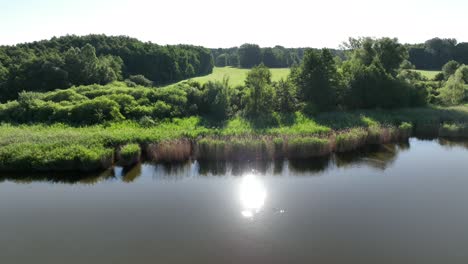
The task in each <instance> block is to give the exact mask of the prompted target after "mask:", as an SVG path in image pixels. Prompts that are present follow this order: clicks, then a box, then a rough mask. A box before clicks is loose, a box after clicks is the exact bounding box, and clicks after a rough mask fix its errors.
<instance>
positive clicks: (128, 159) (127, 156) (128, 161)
mask: <svg viewBox="0 0 468 264" xmlns="http://www.w3.org/2000/svg"><path fill="white" fill-rule="evenodd" d="M140 158H141V149H140V146H139V145H138V144H126V145H124V146H122V147H121V148H120V150H119V153H118V164H119V165H121V166H130V165H132V164H134V163H137V162H138V161H139V160H140Z"/></svg>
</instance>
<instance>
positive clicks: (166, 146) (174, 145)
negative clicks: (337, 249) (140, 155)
mask: <svg viewBox="0 0 468 264" xmlns="http://www.w3.org/2000/svg"><path fill="white" fill-rule="evenodd" d="M144 152H145V154H146V158H147V159H148V160H151V161H155V162H180V161H186V160H188V159H190V157H191V155H192V142H191V141H190V140H188V139H178V140H165V141H161V142H158V143H150V144H146V145H145V146H144Z"/></svg>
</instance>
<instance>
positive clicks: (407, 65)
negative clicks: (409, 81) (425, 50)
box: [400, 60, 416, 70]
mask: <svg viewBox="0 0 468 264" xmlns="http://www.w3.org/2000/svg"><path fill="white" fill-rule="evenodd" d="M400 69H403V70H414V69H416V67H415V66H414V65H413V64H412V63H411V62H410V61H409V60H404V61H403V62H402V63H401V64H400Z"/></svg>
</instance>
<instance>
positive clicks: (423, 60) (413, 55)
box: [408, 38, 468, 70]
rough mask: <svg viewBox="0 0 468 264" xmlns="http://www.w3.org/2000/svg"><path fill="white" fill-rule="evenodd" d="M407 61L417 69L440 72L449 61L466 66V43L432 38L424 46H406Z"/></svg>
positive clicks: (467, 57) (467, 58)
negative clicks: (407, 52)
mask: <svg viewBox="0 0 468 264" xmlns="http://www.w3.org/2000/svg"><path fill="white" fill-rule="evenodd" d="M408 50H409V61H410V62H411V63H412V64H413V65H414V66H415V67H416V68H417V69H428V70H440V69H441V68H442V66H443V65H444V64H446V63H447V62H448V61H450V60H455V61H458V62H459V63H463V64H468V43H466V42H463V43H457V40H456V39H441V38H433V39H430V40H428V41H426V42H425V43H424V44H416V45H408Z"/></svg>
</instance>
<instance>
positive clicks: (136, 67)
mask: <svg viewBox="0 0 468 264" xmlns="http://www.w3.org/2000/svg"><path fill="white" fill-rule="evenodd" d="M212 69H213V60H212V56H211V54H210V51H209V50H208V49H205V48H202V47H196V46H190V45H176V46H160V45H157V44H153V43H149V42H147V43H144V42H141V41H139V40H137V39H133V38H129V37H125V36H117V37H108V36H105V35H88V36H83V37H79V36H73V35H71V36H65V37H60V38H52V39H51V40H44V41H38V42H33V43H26V44H18V45H16V46H1V47H0V101H5V100H8V99H14V98H16V97H17V94H18V92H20V91H23V90H25V91H41V92H44V91H52V90H55V89H58V88H68V87H70V86H72V85H87V84H107V83H110V82H113V81H116V80H123V79H125V78H129V77H131V76H137V75H138V77H136V78H135V77H134V78H133V79H134V80H137V81H139V80H140V81H143V83H145V82H146V83H148V82H151V83H154V84H164V83H169V82H175V81H179V80H183V79H187V78H190V77H193V76H198V75H205V74H208V73H210V72H212ZM143 76H144V78H142V77H143Z"/></svg>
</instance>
